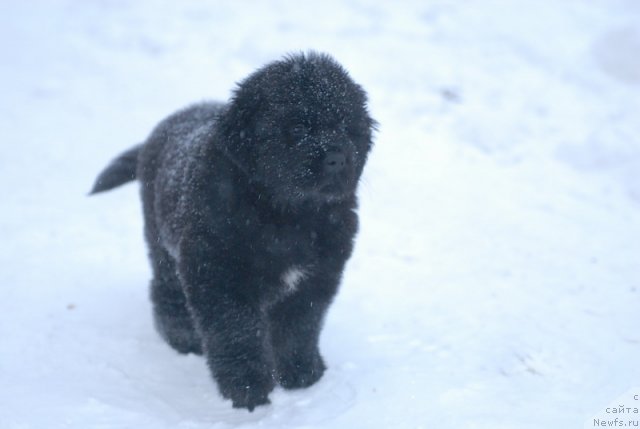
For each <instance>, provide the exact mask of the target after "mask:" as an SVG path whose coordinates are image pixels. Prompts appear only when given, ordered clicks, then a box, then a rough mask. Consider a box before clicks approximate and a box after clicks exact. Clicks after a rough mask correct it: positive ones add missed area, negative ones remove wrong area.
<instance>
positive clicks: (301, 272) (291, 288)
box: [280, 265, 309, 293]
mask: <svg viewBox="0 0 640 429" xmlns="http://www.w3.org/2000/svg"><path fill="white" fill-rule="evenodd" d="M308 274H309V273H308V272H307V270H305V269H304V268H303V267H299V266H297V265H294V266H292V267H291V268H289V269H288V270H286V271H285V272H284V273H282V276H280V279H281V280H282V283H283V284H284V286H285V288H286V290H287V292H289V293H291V292H295V291H296V289H297V288H298V285H299V284H300V282H301V281H302V280H304V279H305V278H306V277H307V275H308Z"/></svg>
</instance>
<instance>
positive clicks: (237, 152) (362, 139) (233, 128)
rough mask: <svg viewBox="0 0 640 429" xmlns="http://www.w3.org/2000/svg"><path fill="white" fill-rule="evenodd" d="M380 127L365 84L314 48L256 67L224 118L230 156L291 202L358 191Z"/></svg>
mask: <svg viewBox="0 0 640 429" xmlns="http://www.w3.org/2000/svg"><path fill="white" fill-rule="evenodd" d="M374 127H375V121H374V120H373V119H372V118H371V117H370V116H369V113H368V111H367V97H366V94H365V92H364V90H363V89H362V88H361V87H360V86H359V85H358V84H356V83H355V82H354V81H353V80H352V79H351V77H350V76H349V75H348V73H347V72H346V71H345V70H344V69H343V68H342V67H341V66H340V65H339V64H338V63H336V62H335V61H334V60H333V59H332V58H330V57H329V56H327V55H323V54H317V53H313V52H312V53H308V54H306V55H305V54H298V55H292V56H289V57H286V58H285V59H283V60H282V61H277V62H274V63H271V64H269V65H267V66H265V67H264V68H262V69H260V70H258V71H256V72H255V73H254V74H252V75H250V76H249V77H248V78H247V79H246V80H245V81H243V82H242V83H240V84H239V86H238V89H237V90H236V92H235V94H234V97H233V98H232V100H231V102H230V104H229V106H228V108H227V110H226V111H225V112H224V113H223V114H222V115H221V117H220V122H219V131H220V132H221V133H222V138H221V139H220V140H222V141H223V142H224V144H226V145H227V146H226V147H225V148H224V149H225V151H226V152H227V153H228V154H229V156H231V157H233V158H234V161H235V162H236V163H237V164H238V165H239V166H241V168H242V169H243V170H245V171H246V172H247V173H248V174H249V176H250V178H251V180H252V182H254V183H257V184H259V185H260V186H262V187H264V188H265V189H267V190H268V191H269V193H270V194H271V196H272V198H274V199H276V200H277V202H279V203H282V202H284V203H289V204H291V203H293V204H295V203H297V202H301V201H305V200H309V199H312V200H315V201H318V202H323V201H339V200H343V199H345V198H349V197H352V196H353V195H354V194H355V191H356V187H357V184H358V180H359V178H360V175H361V173H362V169H363V167H364V163H365V161H366V159H367V155H368V153H369V151H370V149H371V145H372V131H373V129H374Z"/></svg>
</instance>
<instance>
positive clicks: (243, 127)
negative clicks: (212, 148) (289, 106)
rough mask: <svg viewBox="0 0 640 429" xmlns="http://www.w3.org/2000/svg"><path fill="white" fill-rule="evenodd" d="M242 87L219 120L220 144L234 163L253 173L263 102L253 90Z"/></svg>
mask: <svg viewBox="0 0 640 429" xmlns="http://www.w3.org/2000/svg"><path fill="white" fill-rule="evenodd" d="M246 86H247V85H246V84H244V85H241V86H239V87H238V89H237V90H236V91H235V93H234V95H233V97H232V98H231V100H230V101H229V104H228V105H227V107H226V109H225V110H224V111H223V112H222V113H221V115H220V117H219V119H218V127H217V129H218V133H219V139H218V141H219V144H221V145H223V146H224V147H223V148H222V149H223V150H224V151H225V152H226V153H227V154H228V155H229V156H231V157H232V158H233V161H234V163H236V164H238V166H239V167H241V168H243V169H244V170H246V171H252V166H253V165H254V161H253V159H252V153H253V152H254V150H253V146H254V145H255V136H256V126H257V119H258V112H259V111H260V109H261V106H262V104H263V103H262V102H261V100H260V97H257V93H256V92H255V91H254V92H253V94H252V91H253V89H252V88H247V87H246Z"/></svg>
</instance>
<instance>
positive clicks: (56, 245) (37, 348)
mask: <svg viewBox="0 0 640 429" xmlns="http://www.w3.org/2000/svg"><path fill="white" fill-rule="evenodd" d="M307 48H314V49H317V50H321V51H327V52H330V53H332V54H333V55H334V56H335V57H336V58H337V59H338V60H339V61H340V62H342V63H343V64H344V65H345V66H346V67H347V69H349V70H350V71H351V74H352V76H353V77H354V78H355V79H356V80H357V81H358V82H360V83H361V84H362V85H363V86H364V87H365V88H366V89H367V90H368V91H369V94H370V98H371V111H372V113H373V114H374V116H375V117H376V119H378V121H379V122H380V124H381V126H380V131H379V133H378V135H377V143H376V148H375V153H374V154H373V155H372V158H371V160H370V163H369V165H368V167H367V171H366V174H365V178H364V180H363V183H362V187H361V193H360V194H361V201H362V204H361V219H362V229H361V233H360V236H359V241H358V244H357V251H356V254H355V256H354V258H353V259H352V260H351V262H350V264H349V266H348V271H347V273H346V276H345V279H344V282H343V288H342V291H341V293H340V294H339V296H338V297H337V300H336V302H335V305H334V307H333V308H332V310H331V312H330V314H329V317H328V320H327V323H326V327H325V330H324V333H323V337H322V350H323V353H324V356H325V358H326V360H327V362H328V365H329V366H330V369H329V371H328V372H327V373H326V375H325V377H324V378H323V379H322V381H321V382H320V383H319V384H317V385H316V386H314V387H312V388H310V389H308V390H304V391H299V392H294V393H291V392H285V391H283V390H277V391H276V392H274V394H273V395H272V402H273V403H272V405H271V406H269V407H263V408H260V409H258V410H256V411H255V412H254V413H251V414H250V413H248V412H246V411H239V410H232V409H231V406H230V403H229V402H227V401H223V400H222V399H221V398H220V397H219V396H218V394H217V392H216V390H215V387H214V385H213V383H212V382H211V381H210V378H209V375H208V373H207V369H206V367H205V364H204V362H203V361H202V359H201V358H198V357H194V356H180V355H177V354H176V353H174V352H173V351H172V350H171V349H169V348H168V347H167V346H166V345H165V344H163V343H162V341H161V340H160V339H159V337H158V336H157V335H156V334H155V332H154V330H153V327H152V324H151V317H150V305H149V302H148V299H147V290H146V285H147V281H148V278H149V268H148V265H147V261H146V256H145V249H144V245H143V241H142V232H141V228H142V223H141V216H140V206H139V201H138V196H137V189H136V187H135V186H131V185H129V186H127V187H126V188H122V189H119V190H117V191H114V192H111V193H108V194H105V195H103V196H100V197H95V198H87V197H86V193H87V191H88V190H89V188H90V186H91V184H92V182H93V180H94V177H95V175H96V174H97V173H98V172H99V171H100V169H101V168H102V167H103V166H104V165H105V164H106V163H107V162H108V161H109V160H110V159H111V157H112V156H114V155H116V154H117V153H118V152H119V151H120V150H122V149H125V148H127V147H129V146H130V145H132V144H133V143H136V142H138V141H140V140H142V139H143V138H145V136H146V135H147V133H148V132H149V131H150V129H151V127H152V126H153V125H154V124H155V123H156V122H157V121H158V120H160V119H161V118H162V117H164V116H165V115H166V114H168V113H170V112H171V111H173V110H175V109H177V108H179V107H182V106H184V105H185V104H188V103H190V102H193V101H197V100H201V99H204V98H218V99H225V98H227V97H228V95H229V92H230V90H231V88H232V87H233V84H234V82H236V81H238V80H240V79H242V78H243V77H244V76H246V75H247V74H248V73H249V72H251V71H252V70H253V69H255V68H256V67H259V66H261V65H262V64H264V63H266V62H268V61H271V60H273V59H276V58H279V57H280V56H281V55H282V54H284V53H286V52H291V51H297V50H305V49H307ZM639 52H640V3H639V2H637V1H635V0H627V1H624V0H607V1H595V0H594V1H577V0H567V1H557V0H518V1H508V0H503V1H499V0H477V1H471V0H469V1H415V2H410V1H405V2H378V3H375V2H366V1H357V0H351V1H344V2H339V1H337V0H326V1H324V2H317V3H314V4H311V3H309V4H307V3H305V2H297V1H277V2H259V1H244V2H241V1H235V2H233V1H215V2H214V1H210V2H205V1H196V0H189V1H180V2H169V1H166V2H160V1H151V0H145V1H142V0H140V1H105V0H94V1H81V0H75V1H71V0H70V1H44V0H42V1H24V2H18V1H9V0H5V1H2V2H0V58H1V60H0V82H1V83H0V94H1V95H0V129H1V130H2V143H0V148H1V149H0V150H1V151H0V195H2V200H1V201H2V203H1V204H2V211H1V213H0V237H1V238H2V243H3V245H2V247H0V283H1V284H2V288H3V289H2V290H3V292H2V299H0V386H2V387H1V388H0V427H2V428H10V429H27V428H47V429H55V428H71V429H80V428H83V429H84V428H134V427H135V428H154V429H156V428H160V429H161V428H181V429H200V428H225V429H226V428H258V427H259V428H302V427H304V428H456V429H458V428H487V429H501V428H518V429H527V428H581V427H583V425H584V427H594V426H593V418H592V416H594V415H596V414H598V413H600V414H604V416H605V417H610V418H611V420H613V417H620V416H616V415H613V414H607V413H605V407H606V406H607V405H608V404H609V403H610V402H611V401H614V400H616V398H618V397H619V396H620V395H621V394H623V393H625V392H636V393H640V391H638V388H639V387H640V366H639V365H638V362H639V361H640V359H639V358H640V333H639V331H638V325H639V322H640V313H639V309H640V174H638V172H640V56H639V55H638V53H639ZM630 389H631V390H630ZM633 389H635V390H633ZM625 397H626V398H627V399H628V403H626V404H623V403H622V402H620V403H619V404H618V403H615V404H616V405H627V406H634V400H633V395H632V394H628V395H627V396H625ZM621 400H622V399H621ZM621 400H619V401H621ZM635 404H636V405H635V406H637V404H638V402H635ZM638 416H639V415H631V416H630V415H626V416H625V417H633V418H636V419H638V420H640V417H638Z"/></svg>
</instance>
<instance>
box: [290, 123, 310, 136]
mask: <svg viewBox="0 0 640 429" xmlns="http://www.w3.org/2000/svg"><path fill="white" fill-rule="evenodd" d="M290 133H291V137H294V138H297V139H300V138H302V137H304V136H306V135H307V127H306V126H305V125H304V124H296V125H294V126H293V127H291V130H290Z"/></svg>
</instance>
